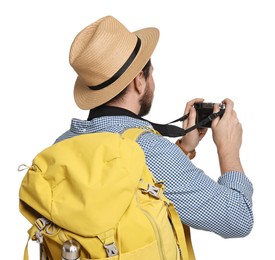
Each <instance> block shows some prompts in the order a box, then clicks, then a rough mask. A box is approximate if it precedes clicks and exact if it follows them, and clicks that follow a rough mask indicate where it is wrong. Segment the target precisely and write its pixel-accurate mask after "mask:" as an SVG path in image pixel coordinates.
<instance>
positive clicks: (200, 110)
mask: <svg viewBox="0 0 275 260" xmlns="http://www.w3.org/2000/svg"><path fill="white" fill-rule="evenodd" d="M194 107H195V109H196V112H197V116H196V124H198V123H200V122H201V121H202V120H204V119H205V118H207V117H208V116H210V115H211V114H212V113H213V108H214V103H203V102H202V103H195V104H194ZM219 107H220V110H221V111H222V114H221V115H220V117H222V115H223V113H224V110H225V104H219ZM211 123H212V121H210V122H208V123H206V124H204V125H202V126H200V127H203V128H206V127H207V128H211Z"/></svg>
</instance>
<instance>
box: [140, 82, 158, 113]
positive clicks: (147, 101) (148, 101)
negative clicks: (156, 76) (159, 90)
mask: <svg viewBox="0 0 275 260" xmlns="http://www.w3.org/2000/svg"><path fill="white" fill-rule="evenodd" d="M153 97H154V94H153V91H152V90H151V89H150V87H149V86H148V85H147V86H146V90H145V92H144V95H143V96H142V97H141V99H140V100H139V104H140V110H139V113H138V115H139V116H140V117H142V116H146V115H148V114H149V112H150V109H151V106H152V103H153Z"/></svg>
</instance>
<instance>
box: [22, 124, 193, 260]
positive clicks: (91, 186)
mask: <svg viewBox="0 0 275 260" xmlns="http://www.w3.org/2000/svg"><path fill="white" fill-rule="evenodd" d="M145 131H153V130H148V129H139V128H132V129H128V130H126V131H125V132H124V133H123V134H122V135H119V134H118V133H92V134H84V135H80V136H77V137H73V138H69V139H66V140H63V141H61V142H59V143H56V144H54V145H52V146H50V147H48V148H46V149H45V150H43V151H42V152H40V153H39V154H38V155H36V157H35V158H34V160H33V163H32V166H31V167H29V169H28V171H27V173H26V174H25V176H24V178H23V180H22V183H21V186H20V190H19V199H20V200H19V209H20V212H21V213H22V214H23V216H24V217H25V218H27V219H28V221H29V222H30V223H31V224H32V227H31V228H30V229H29V231H28V233H29V239H31V240H36V241H38V242H39V243H40V245H41V259H49V260H59V259H60V260H61V251H62V249H61V248H62V245H63V244H64V243H65V242H66V241H68V240H69V241H77V242H78V244H79V245H80V258H79V259H81V260H86V259H101V260H108V259H109V260H180V259H184V260H193V259H195V257H194V253H193V249H192V244H191V240H190V233H189V227H187V226H185V225H182V223H181V221H180V219H179V216H178V214H177V213H176V211H175V209H174V206H173V203H172V202H171V201H169V200H168V199H167V198H166V197H165V196H164V194H163V190H164V185H163V183H156V181H155V179H154V177H153V175H152V173H151V172H150V171H149V169H148V167H147V166H146V163H145V156H144V153H143V151H142V149H141V148H140V146H139V145H138V144H137V143H136V139H137V137H138V136H139V135H140V134H142V133H144V132H145ZM28 242H29V240H28ZM28 242H27V245H26V249H25V252H24V260H27V259H28V258H29V257H28Z"/></svg>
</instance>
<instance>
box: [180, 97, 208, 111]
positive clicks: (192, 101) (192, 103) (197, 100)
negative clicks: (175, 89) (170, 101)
mask: <svg viewBox="0 0 275 260" xmlns="http://www.w3.org/2000/svg"><path fill="white" fill-rule="evenodd" d="M203 101H204V99H203V98H194V99H192V100H190V101H189V102H187V103H186V106H185V110H184V114H185V115H186V114H188V113H189V112H190V109H191V108H192V107H193V106H194V104H195V103H201V102H203Z"/></svg>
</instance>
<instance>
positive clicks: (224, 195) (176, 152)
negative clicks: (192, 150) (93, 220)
mask: <svg viewBox="0 0 275 260" xmlns="http://www.w3.org/2000/svg"><path fill="white" fill-rule="evenodd" d="M132 127H151V125H150V123H148V122H146V121H143V120H140V119H136V118H132V117H128V116H103V117H99V118H94V119H92V120H91V121H86V120H79V119H72V122H71V127H70V129H69V130H68V131H67V132H65V133H64V134H63V135H61V136H60V137H59V138H58V139H57V140H56V142H59V141H61V140H64V139H67V138H71V137H73V136H77V135H81V134H87V133H95V132H118V133H122V132H123V131H124V130H125V129H127V128H132ZM137 142H138V143H139V145H140V146H141V148H142V149H143V151H144V153H145V158H146V163H147V165H148V167H149V169H150V170H151V171H152V173H153V174H154V176H155V178H156V180H157V181H163V180H164V183H165V187H166V189H165V195H166V196H167V198H168V199H170V200H171V201H172V202H173V203H174V205H175V208H176V210H177V212H178V213H179V216H180V218H181V220H182V222H183V223H185V224H187V225H189V226H190V227H192V228H196V229H201V230H207V231H211V232H214V233H216V234H218V235H220V236H222V237H224V238H231V237H243V236H246V235H248V234H249V233H250V231H251V229H252V226H253V213H252V194H253V187H252V184H251V182H250V181H249V179H248V178H247V177H246V176H245V175H244V174H243V173H240V172H236V171H230V172H226V173H225V174H224V175H222V176H220V177H219V179H218V180H217V181H215V180H213V179H211V178H210V177H208V176H207V175H206V174H205V173H204V172H203V171H202V170H201V169H199V168H197V167H196V166H195V165H194V164H193V163H192V162H191V161H190V160H189V158H188V157H187V156H186V155H185V154H184V153H183V152H182V151H181V150H180V149H179V148H178V146H177V145H175V144H174V143H172V142H171V141H170V140H168V139H167V138H165V137H163V136H159V135H157V134H154V133H146V134H143V135H141V136H140V137H139V138H138V140H137Z"/></svg>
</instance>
